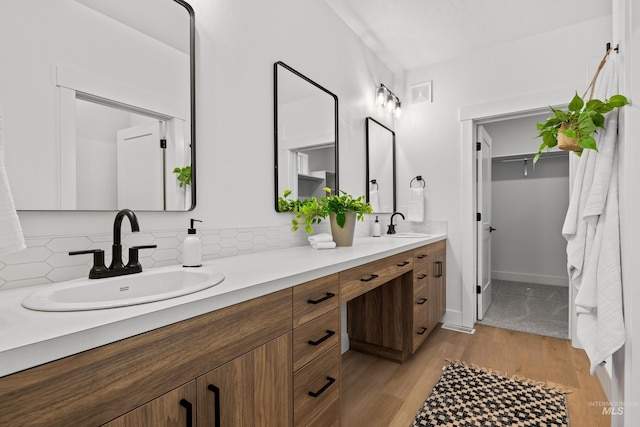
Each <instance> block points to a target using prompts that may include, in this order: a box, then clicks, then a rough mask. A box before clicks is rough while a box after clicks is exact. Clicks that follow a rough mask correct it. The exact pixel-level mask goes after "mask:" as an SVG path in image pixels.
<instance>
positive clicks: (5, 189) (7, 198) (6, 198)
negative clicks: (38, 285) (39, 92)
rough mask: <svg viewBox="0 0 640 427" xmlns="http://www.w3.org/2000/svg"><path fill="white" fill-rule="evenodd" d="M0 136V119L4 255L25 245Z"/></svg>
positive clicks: (1, 249)
mask: <svg viewBox="0 0 640 427" xmlns="http://www.w3.org/2000/svg"><path fill="white" fill-rule="evenodd" d="M2 134H3V132H2V118H1V117H0V254H6V253H9V252H18V251H21V250H22V249H24V248H25V244H24V236H23V235H22V228H21V227H20V220H19V219H18V214H17V212H16V209H15V206H14V204H13V197H12V196H11V190H10V188H9V177H8V176H7V171H6V169H5V164H4V144H3V141H2V138H3V135H2Z"/></svg>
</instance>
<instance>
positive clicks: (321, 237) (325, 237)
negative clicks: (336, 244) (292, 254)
mask: <svg viewBox="0 0 640 427" xmlns="http://www.w3.org/2000/svg"><path fill="white" fill-rule="evenodd" d="M308 239H309V243H320V242H332V241H333V237H331V234H328V233H320V234H314V235H313V236H309V237H308Z"/></svg>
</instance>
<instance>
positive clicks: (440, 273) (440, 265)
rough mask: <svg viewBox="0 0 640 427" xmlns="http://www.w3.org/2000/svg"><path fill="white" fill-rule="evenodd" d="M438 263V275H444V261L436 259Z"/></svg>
mask: <svg viewBox="0 0 640 427" xmlns="http://www.w3.org/2000/svg"><path fill="white" fill-rule="evenodd" d="M436 265H437V266H438V274H437V275H436V277H442V261H436Z"/></svg>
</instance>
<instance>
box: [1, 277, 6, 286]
mask: <svg viewBox="0 0 640 427" xmlns="http://www.w3.org/2000/svg"><path fill="white" fill-rule="evenodd" d="M5 283H7V281H6V280H4V279H2V278H0V288H1V287H2V285H4V284H5Z"/></svg>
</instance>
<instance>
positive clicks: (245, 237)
mask: <svg viewBox="0 0 640 427" xmlns="http://www.w3.org/2000/svg"><path fill="white" fill-rule="evenodd" d="M236 238H237V239H238V241H239V242H250V241H251V240H253V233H251V232H246V231H243V232H242V233H238V237H236Z"/></svg>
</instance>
